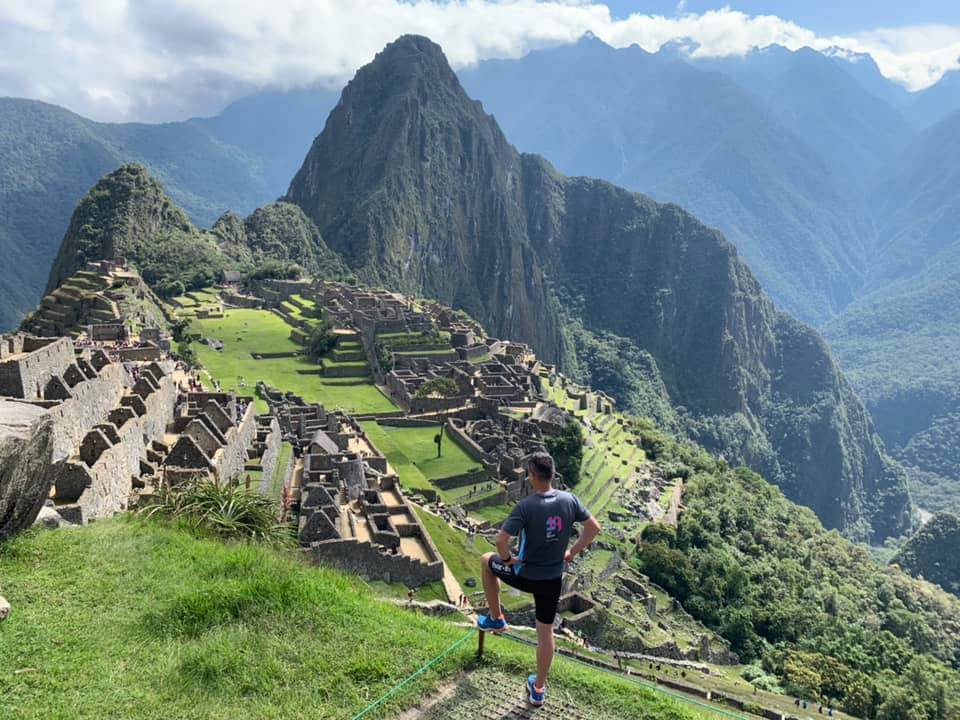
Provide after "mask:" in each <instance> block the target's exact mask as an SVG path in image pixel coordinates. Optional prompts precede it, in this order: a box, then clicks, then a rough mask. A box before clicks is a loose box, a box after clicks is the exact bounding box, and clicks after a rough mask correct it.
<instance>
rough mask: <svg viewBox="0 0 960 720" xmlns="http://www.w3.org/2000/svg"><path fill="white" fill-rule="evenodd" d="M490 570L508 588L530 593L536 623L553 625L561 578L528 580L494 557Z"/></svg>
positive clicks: (558, 600)
mask: <svg viewBox="0 0 960 720" xmlns="http://www.w3.org/2000/svg"><path fill="white" fill-rule="evenodd" d="M490 569H491V570H492V571H493V574H494V575H496V576H497V577H498V578H500V579H501V580H503V581H504V582H505V583H506V584H507V585H509V586H510V587H513V588H516V589H517V590H519V591H520V592H525V593H531V594H532V595H533V604H534V607H535V608H536V614H537V622H542V623H544V624H545V625H553V621H554V620H555V619H556V617H557V605H559V604H560V590H561V588H562V587H563V578H556V579H554V580H530V579H528V578H525V577H521V576H520V575H517V574H516V573H514V572H513V568H512V567H510V566H509V565H504V564H503V563H502V562H500V558H498V557H497V556H496V555H494V556H493V557H492V558H490Z"/></svg>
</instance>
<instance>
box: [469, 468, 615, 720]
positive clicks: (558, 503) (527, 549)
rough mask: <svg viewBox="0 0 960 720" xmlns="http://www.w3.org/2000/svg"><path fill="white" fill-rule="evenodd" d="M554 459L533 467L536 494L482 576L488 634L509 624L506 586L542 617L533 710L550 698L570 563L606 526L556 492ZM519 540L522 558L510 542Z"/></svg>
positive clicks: (480, 621)
mask: <svg viewBox="0 0 960 720" xmlns="http://www.w3.org/2000/svg"><path fill="white" fill-rule="evenodd" d="M553 476H554V470H553V458H552V457H550V456H549V455H548V454H547V453H544V452H539V453H534V454H533V455H531V456H530V458H529V459H528V461H527V477H528V478H529V480H530V484H531V486H532V487H533V490H534V493H533V494H532V495H530V496H528V497H526V498H524V499H523V500H521V501H520V502H519V503H517V506H516V507H515V508H514V509H513V512H511V513H510V517H508V518H507V519H506V520H505V521H504V522H503V525H502V526H501V528H500V532H499V533H497V552H496V553H487V554H486V555H484V556H483V563H482V566H481V567H482V569H481V572H482V574H483V591H484V593H485V594H486V597H487V607H488V608H489V613H490V614H489V615H481V616H480V617H479V618H477V627H478V628H480V630H481V631H484V632H493V633H502V632H505V631H506V630H507V621H506V620H505V619H504V617H503V610H502V608H501V607H500V581H501V580H503V581H504V582H505V583H507V585H510V586H511V587H514V588H516V589H517V590H520V591H522V592H527V593H531V594H532V595H533V601H534V605H535V607H536V616H537V673H536V675H531V676H529V677H528V678H527V695H528V697H529V699H530V704H531V705H534V706H537V707H539V706H540V705H543V702H544V699H545V698H546V688H545V685H546V682H547V674H548V673H549V672H550V663H551V662H552V661H553V652H554V640H553V621H554V620H555V619H556V616H557V604H558V603H559V601H560V590H561V587H562V584H563V583H562V580H563V570H564V565H565V563H569V562H570V561H571V560H573V558H575V557H576V556H577V555H579V554H580V553H581V552H583V551H584V550H586V549H587V547H589V546H590V543H592V542H593V541H594V539H595V538H596V537H597V535H598V534H599V533H600V523H598V522H597V520H596V518H594V517H592V516H591V515H590V512H589V511H588V510H587V509H586V508H585V507H584V505H583V503H582V502H580V500H579V499H578V498H577V497H576V496H575V495H573V494H572V493H568V492H563V491H560V490H555V489H554V487H553ZM575 522H578V523H583V528H582V530H581V532H580V539H579V540H577V542H576V543H575V544H574V545H573V547H571V548H570V549H569V551H568V550H567V545H568V544H569V543H570V536H571V535H572V534H573V524H574V523H575ZM517 535H519V537H520V544H519V549H518V550H517V554H516V555H513V554H512V553H511V552H510V538H512V537H515V536H517Z"/></svg>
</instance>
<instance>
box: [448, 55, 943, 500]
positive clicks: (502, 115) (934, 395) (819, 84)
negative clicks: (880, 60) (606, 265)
mask: <svg viewBox="0 0 960 720" xmlns="http://www.w3.org/2000/svg"><path fill="white" fill-rule="evenodd" d="M460 75H461V77H462V79H463V82H464V86H465V87H466V88H467V90H468V92H470V93H471V95H473V96H474V97H477V98H478V99H480V100H482V101H483V103H484V107H485V109H487V110H488V111H490V112H492V113H493V114H494V116H495V117H496V118H497V119H498V121H499V122H500V123H501V125H502V126H503V128H504V131H505V132H506V134H507V136H508V137H509V138H511V140H512V141H513V142H515V143H516V144H517V145H518V147H519V148H520V149H521V150H527V151H531V152H539V153H543V154H544V155H546V156H547V157H550V158H551V159H553V160H554V161H555V162H556V163H557V165H558V167H559V168H560V169H561V170H563V171H564V172H567V173H571V174H591V175H597V176H599V177H604V178H608V179H610V180H614V181H616V182H618V183H621V184H623V185H625V186H626V187H628V188H631V189H634V190H638V191H642V192H647V193H649V194H650V195H652V196H653V197H655V198H656V199H658V200H661V201H670V202H677V203H679V204H680V205H682V206H683V207H685V208H687V209H689V210H691V211H692V212H693V213H694V214H696V215H697V216H698V217H699V218H701V219H702V220H704V221H705V222H707V223H708V224H710V225H714V226H716V227H718V228H719V229H721V230H722V231H723V232H724V233H725V234H726V236H727V237H728V238H729V239H730V240H731V241H732V242H733V243H734V244H735V245H736V246H737V248H738V249H739V250H740V251H741V252H742V254H743V256H744V257H745V259H746V260H747V263H748V264H749V265H750V267H751V269H752V270H753V271H754V272H755V273H756V274H757V276H758V277H759V279H760V281H761V283H762V284H763V286H764V288H765V289H766V290H767V291H768V292H769V293H770V294H771V296H772V297H773V298H774V299H775V300H776V301H777V302H778V304H779V305H780V306H781V307H783V308H785V309H787V310H789V311H790V312H792V313H794V314H796V315H797V316H798V317H800V318H801V319H804V320H807V321H809V322H812V323H814V324H817V325H820V326H821V327H823V328H824V330H825V332H826V335H827V337H828V339H829V340H830V341H831V343H833V345H834V346H835V347H836V348H837V350H838V352H839V357H840V360H841V364H842V366H843V367H844V368H845V369H846V370H848V371H849V373H850V378H851V381H852V382H853V383H854V386H855V387H856V389H857V390H858V392H859V393H861V394H862V396H863V397H864V398H865V399H866V401H867V403H868V406H869V408H870V410H871V412H872V414H873V415H874V417H875V419H876V422H877V426H878V428H879V430H880V432H881V434H882V436H883V437H884V439H885V441H886V443H887V446H888V447H889V448H890V450H891V451H892V452H893V453H894V455H895V456H896V457H898V458H899V459H901V460H902V461H904V462H905V463H906V464H907V465H908V466H909V467H910V468H911V472H912V476H913V478H914V480H915V483H916V491H917V495H918V497H919V498H920V500H921V502H922V504H923V506H924V507H929V508H930V509H950V508H952V509H954V510H960V432H957V431H958V430H960V389H958V388H960V382H958V377H960V362H958V361H956V360H954V358H956V357H957V356H958V355H957V350H958V349H960V323H958V322H957V318H958V317H960V314H958V312H957V310H958V309H960V271H957V270H956V268H957V267H958V265H957V260H958V259H960V230H958V228H960V222H958V221H960V182H958V179H960V178H958V177H957V175H958V171H957V168H958V167H960V73H948V74H947V75H946V76H945V77H944V78H943V80H942V81H941V82H940V83H938V84H937V85H935V86H933V87H932V88H930V89H928V90H925V91H923V92H921V93H914V94H911V93H907V92H906V91H905V90H904V89H903V88H902V87H900V86H898V85H896V84H894V83H892V82H890V81H889V80H887V79H885V78H884V77H883V76H882V75H881V74H880V72H879V70H878V69H877V67H876V64H875V63H874V62H873V61H872V59H871V58H869V56H856V57H853V58H845V57H839V56H837V55H835V54H831V53H818V52H815V51H813V50H810V49H802V50H798V51H796V52H791V51H789V50H786V49H785V48H782V47H777V46H772V47H769V48H765V49H763V50H757V51H755V52H751V53H748V54H746V55H744V56H732V57H726V58H691V57H689V55H688V52H687V51H686V50H684V49H683V48H680V47H677V46H673V45H667V46H665V47H664V48H662V49H661V50H660V51H659V52H658V53H653V54H651V53H646V52H644V51H643V50H641V49H639V48H637V47H630V48H625V49H620V50H617V49H613V48H611V47H609V46H607V45H605V44H603V43H602V42H600V41H599V40H597V39H596V38H592V37H586V38H584V39H582V40H581V41H580V42H578V43H576V44H574V45H567V46H563V47H559V48H554V49H550V50H542V51H538V52H533V53H530V54H529V55H528V56H526V57H524V58H521V59H519V60H496V61H488V62H484V63H481V64H480V65H479V66H478V67H476V68H474V69H471V70H467V71H464V72H461V74H460Z"/></svg>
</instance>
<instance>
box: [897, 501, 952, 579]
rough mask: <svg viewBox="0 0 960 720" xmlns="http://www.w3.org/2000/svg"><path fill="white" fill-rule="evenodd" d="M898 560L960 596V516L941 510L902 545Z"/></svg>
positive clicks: (907, 568)
mask: <svg viewBox="0 0 960 720" xmlns="http://www.w3.org/2000/svg"><path fill="white" fill-rule="evenodd" d="M894 562H895V563H896V564H897V565H899V566H900V567H902V568H903V569H904V570H906V571H907V572H908V573H910V574H911V575H913V576H914V577H922V578H923V579H925V580H929V581H930V582H932V583H936V584H937V585H939V586H940V587H942V588H943V589H944V590H946V591H948V592H951V593H953V594H954V595H957V596H960V518H958V517H957V516H956V515H952V514H950V513H938V514H937V515H934V517H933V518H931V519H930V521H929V522H927V524H926V525H924V526H923V527H922V528H921V529H920V531H919V532H918V533H917V534H916V535H914V536H913V537H912V538H910V540H908V541H907V543H906V544H905V545H904V546H903V547H902V548H900V552H899V553H897V556H896V558H895V559H894Z"/></svg>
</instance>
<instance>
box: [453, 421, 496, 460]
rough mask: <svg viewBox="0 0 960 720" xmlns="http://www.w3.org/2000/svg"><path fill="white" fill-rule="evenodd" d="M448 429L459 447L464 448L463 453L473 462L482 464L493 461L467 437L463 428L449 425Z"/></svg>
mask: <svg viewBox="0 0 960 720" xmlns="http://www.w3.org/2000/svg"><path fill="white" fill-rule="evenodd" d="M447 428H448V429H449V430H450V436H451V437H452V438H453V439H454V441H455V442H456V443H457V445H459V446H460V447H461V448H463V451H464V452H465V453H466V454H467V455H469V456H470V459H471V460H476V461H477V462H482V461H483V460H487V461H492V458H491V457H490V456H488V455H487V454H486V453H485V452H484V451H483V448H482V447H480V446H479V445H477V443H475V442H474V441H473V440H472V439H471V438H470V436H469V435H467V433H466V431H465V430H464V429H463V428H460V427H457V426H456V425H455V424H454V423H450V424H448V425H447Z"/></svg>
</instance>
